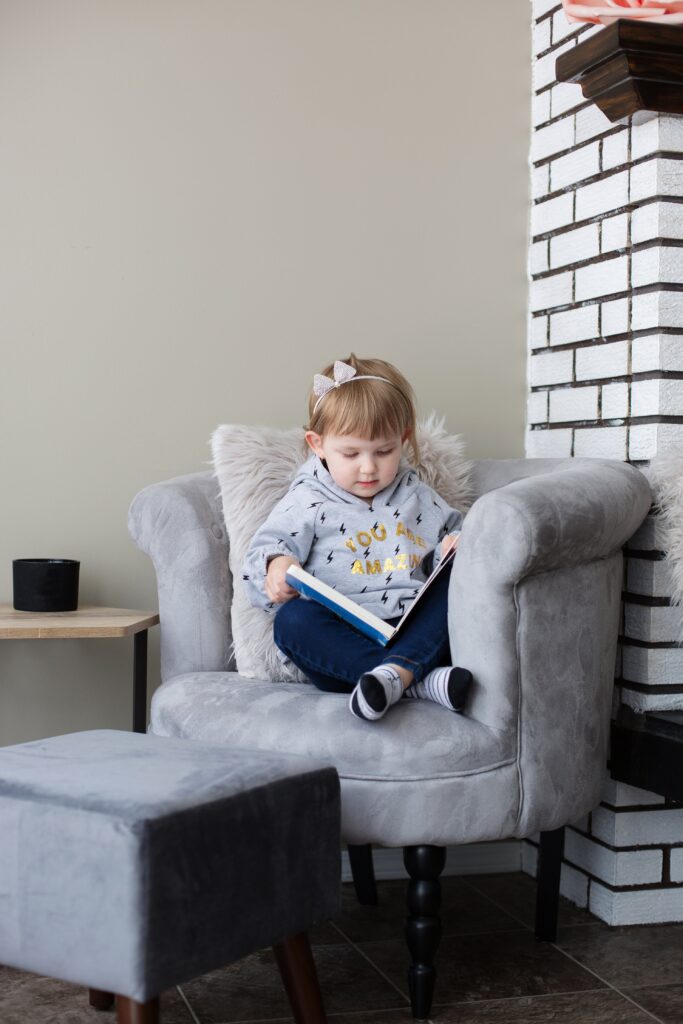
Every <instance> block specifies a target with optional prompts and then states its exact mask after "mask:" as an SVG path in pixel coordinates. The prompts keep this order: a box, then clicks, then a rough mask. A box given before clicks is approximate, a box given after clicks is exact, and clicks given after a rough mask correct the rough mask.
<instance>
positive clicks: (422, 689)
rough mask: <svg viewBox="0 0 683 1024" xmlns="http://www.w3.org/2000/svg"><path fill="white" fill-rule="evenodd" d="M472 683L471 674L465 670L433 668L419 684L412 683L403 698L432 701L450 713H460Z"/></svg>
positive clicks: (449, 667)
mask: <svg viewBox="0 0 683 1024" xmlns="http://www.w3.org/2000/svg"><path fill="white" fill-rule="evenodd" d="M471 683H472V673H471V672H470V671H469V670H468V669H466V668H454V667H452V666H450V665H449V666H447V667H445V668H434V669H432V671H431V672H428V673H427V675H426V676H425V677H424V679H422V680H420V682H419V683H413V684H412V686H409V687H408V689H407V690H406V692H405V696H406V697H408V698H411V697H412V698H413V699H414V700H432V701H434V702H435V703H436V704H443V706H444V707H445V708H449V710H451V711H462V709H463V708H464V706H465V701H466V700H467V693H468V691H469V688H470V685H471Z"/></svg>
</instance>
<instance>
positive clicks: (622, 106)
mask: <svg viewBox="0 0 683 1024" xmlns="http://www.w3.org/2000/svg"><path fill="white" fill-rule="evenodd" d="M555 73H556V75H557V80H558V82H577V83H578V84H579V85H580V86H581V89H582V91H583V95H584V96H585V98H586V99H588V100H592V101H593V102H594V103H595V104H596V105H597V106H598V107H599V108H600V110H602V112H603V114H605V115H606V116H607V117H608V118H609V119H610V121H619V120H620V119H621V118H623V117H628V116H629V115H631V114H634V113H635V112H636V111H638V110H653V111H660V112H662V113H667V114H683V25H666V24H663V23H661V22H651V21H650V22H645V21H638V20H636V19H633V18H620V19H619V20H618V21H615V22H614V23H613V24H612V25H608V26H607V27H606V28H604V29H603V30H602V31H601V32H596V33H595V35H592V36H590V37H589V38H588V39H586V40H584V42H582V43H577V45H576V46H575V47H574V48H573V49H572V50H568V51H567V52H566V53H562V54H560V56H559V57H558V58H557V61H556V63H555Z"/></svg>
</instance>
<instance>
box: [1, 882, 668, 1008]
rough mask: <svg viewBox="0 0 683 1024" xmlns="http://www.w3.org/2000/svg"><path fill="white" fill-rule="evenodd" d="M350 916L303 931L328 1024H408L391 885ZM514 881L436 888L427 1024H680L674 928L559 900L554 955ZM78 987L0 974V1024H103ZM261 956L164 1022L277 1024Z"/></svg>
mask: <svg viewBox="0 0 683 1024" xmlns="http://www.w3.org/2000/svg"><path fill="white" fill-rule="evenodd" d="M379 889H380V905H379V906H378V907H361V906H359V905H358V903H357V902H356V900H355V896H354V894H353V889H352V887H351V886H350V885H345V886H344V895H343V909H342V913H341V915H340V916H339V918H338V920H336V921H335V922H334V924H326V925H324V926H323V927H321V928H319V929H317V930H316V931H315V933H313V934H312V936H311V939H312V942H313V946H314V955H315V959H316V963H317V966H318V974H319V977H320V982H321V986H322V989H323V994H324V997H325V1003H326V1007H327V1012H328V1016H329V1018H330V1024H411V1021H412V1016H411V1014H410V1011H409V1009H408V1005H409V1004H408V998H407V994H406V982H405V975H406V965H407V954H406V951H405V947H404V945H403V941H402V922H403V916H404V911H403V901H404V891H405V887H404V884H403V883H402V882H381V883H380V886H379ZM534 891H535V890H534V882H533V881H532V880H531V879H530V878H529V877H527V876H526V875H522V874H514V875H488V876H486V875H482V876H471V875H470V876H467V877H462V878H444V879H443V924H444V933H443V941H442V944H441V950H440V955H439V960H438V964H437V967H438V970H439V978H438V980H437V990H436V996H435V1000H434V1007H433V1012H432V1018H433V1020H434V1021H435V1022H437V1024H503V1022H504V1024H546V1022H548V1024H550V1022H552V1024H647V1022H652V1021H659V1022H660V1024H683V925H654V926H652V925H650V926H645V927H642V926H641V927H631V928H608V927H607V926H606V925H604V924H602V922H600V921H598V920H596V918H594V917H591V916H590V915H589V914H587V913H586V912H585V911H582V910H578V909H577V908H576V907H574V906H572V905H571V904H569V903H567V902H566V901H563V902H562V909H561V915H560V925H561V927H560V931H559V935H558V941H557V943H556V944H554V945H549V944H546V943H538V942H536V941H535V939H534V936H533V932H532V922H533V908H534ZM114 1019H115V1018H114V1015H113V1013H104V1014H101V1013H98V1012H97V1011H96V1010H92V1009H91V1008H90V1007H89V1006H88V1005H87V996H86V993H85V992H84V990H83V989H79V988H77V987H76V986H73V985H68V984H65V983H64V982H59V981H53V980H51V979H48V978H40V977H37V976H35V975H30V974H24V973H21V972H19V971H14V970H10V969H9V968H3V967H0V1024H87V1022H90V1024H94V1022H96V1021H99V1022H100V1024H112V1022H113V1021H114ZM288 1019H289V1006H288V1004H287V1002H286V999H285V996H284V994H283V990H282V985H281V982H280V976H279V974H278V971H277V968H276V966H275V963H274V960H273V958H272V955H271V953H270V951H269V950H264V951H262V952H259V953H255V954H254V955H253V956H250V957H247V958H246V959H245V960H242V961H240V962H239V963H237V964H233V965H232V966H230V967H226V968H223V969H221V970H218V971H214V972H213V973H211V974H207V975H205V976H204V977H202V978H197V979H196V980H194V981H191V982H189V983H188V984H186V985H183V986H182V990H177V989H176V990H173V991H171V992H168V993H166V994H165V995H164V996H163V997H162V1021H163V1024H228V1022H229V1024H234V1022H236V1021H245V1022H247V1021H248V1022H249V1024H253V1022H256V1021H266V1020H267V1021H287V1020H288Z"/></svg>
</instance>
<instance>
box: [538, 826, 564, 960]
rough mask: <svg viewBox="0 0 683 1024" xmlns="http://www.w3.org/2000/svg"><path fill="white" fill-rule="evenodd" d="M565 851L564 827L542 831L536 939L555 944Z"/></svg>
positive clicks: (539, 853) (539, 851)
mask: <svg viewBox="0 0 683 1024" xmlns="http://www.w3.org/2000/svg"><path fill="white" fill-rule="evenodd" d="M563 849H564V829H563V828H556V829H554V830H553V831H552V832H541V842H540V844H539V847H538V868H537V870H536V938H537V939H542V940H544V941H545V942H554V941H555V939H556V938H557V911H558V907H559V903H560V871H561V868H562V851H563Z"/></svg>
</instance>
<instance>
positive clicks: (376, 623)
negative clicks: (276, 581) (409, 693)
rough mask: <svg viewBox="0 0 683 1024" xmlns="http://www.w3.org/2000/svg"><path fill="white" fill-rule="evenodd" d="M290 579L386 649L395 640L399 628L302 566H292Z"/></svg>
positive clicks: (304, 595)
mask: <svg viewBox="0 0 683 1024" xmlns="http://www.w3.org/2000/svg"><path fill="white" fill-rule="evenodd" d="M286 579H287V582H288V583H289V585H290V587H294V589H295V590H297V591H298V592H299V593H300V594H301V595H302V596H303V597H305V598H309V599H311V600H312V601H317V602H318V604H321V605H323V606H324V607H325V608H329V609H330V611H333V612H334V613H335V615H338V616H339V618H340V619H343V620H344V621H345V622H348V623H349V625H351V626H353V627H354V628H355V629H357V630H358V631H359V632H360V633H363V634H364V635H365V636H367V637H369V638H370V639H371V640H374V641H376V643H378V644H381V646H382V647H385V646H386V644H387V643H388V642H389V640H391V638H392V637H393V635H394V633H395V629H394V627H393V626H390V625H389V623H388V622H384V621H383V619H380V618H379V616H377V615H373V614H372V613H371V612H366V611H365V609H363V608H361V606H360V605H359V604H356V602H355V601H352V600H351V598H349V597H346V595H345V594H339V593H338V592H337V591H336V590H334V589H333V588H332V587H330V586H329V585H328V584H327V583H323V581H322V580H319V579H316V577H315V576H311V574H310V573H307V572H306V570H305V569H302V568H300V566H298V565H296V566H290V568H289V569H288V570H287V574H286Z"/></svg>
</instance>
